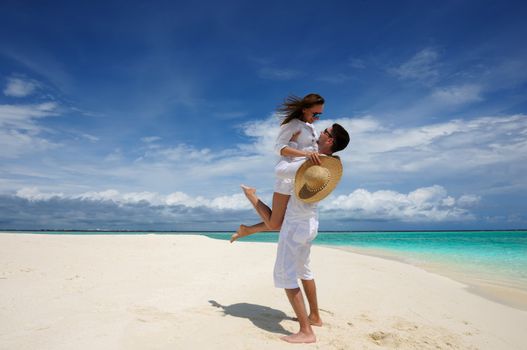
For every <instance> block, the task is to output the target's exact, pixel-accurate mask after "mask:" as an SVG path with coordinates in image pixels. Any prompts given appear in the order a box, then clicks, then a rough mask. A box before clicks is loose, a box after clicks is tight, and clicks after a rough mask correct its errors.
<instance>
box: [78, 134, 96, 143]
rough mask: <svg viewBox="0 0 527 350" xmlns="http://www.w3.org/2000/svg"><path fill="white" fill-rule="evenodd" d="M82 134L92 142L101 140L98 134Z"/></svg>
mask: <svg viewBox="0 0 527 350" xmlns="http://www.w3.org/2000/svg"><path fill="white" fill-rule="evenodd" d="M81 136H82V137H83V138H85V139H86V140H88V141H90V142H97V141H99V138H98V137H97V136H94V135H90V134H82V135H81Z"/></svg>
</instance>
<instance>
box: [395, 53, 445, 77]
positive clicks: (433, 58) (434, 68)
mask: <svg viewBox="0 0 527 350" xmlns="http://www.w3.org/2000/svg"><path fill="white" fill-rule="evenodd" d="M438 58H439V54H438V53H437V51H436V50H434V49H432V48H425V49H423V50H421V51H419V52H418V53H416V54H415V55H414V56H413V57H412V58H410V59H409V60H408V61H406V62H404V63H402V64H401V65H399V66H398V67H396V68H392V69H391V70H390V72H391V73H392V74H394V75H395V76H397V77H398V78H400V79H403V80H417V81H421V82H424V83H433V82H434V81H436V79H437V78H438V77H439V70H438Z"/></svg>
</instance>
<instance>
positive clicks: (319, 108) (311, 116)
mask: <svg viewBox="0 0 527 350" xmlns="http://www.w3.org/2000/svg"><path fill="white" fill-rule="evenodd" d="M323 112H324V105H314V106H313V107H309V108H304V121H305V122H306V123H309V124H313V122H315V121H317V120H318V119H319V117H318V115H320V114H322V113H323Z"/></svg>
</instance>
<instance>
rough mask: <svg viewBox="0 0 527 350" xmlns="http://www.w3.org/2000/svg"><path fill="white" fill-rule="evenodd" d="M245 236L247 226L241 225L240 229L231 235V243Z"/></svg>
mask: <svg viewBox="0 0 527 350" xmlns="http://www.w3.org/2000/svg"><path fill="white" fill-rule="evenodd" d="M245 236H247V226H245V225H240V227H239V228H238V231H236V233H235V234H233V235H232V236H231V243H232V242H234V241H235V240H237V239H238V238H242V237H245Z"/></svg>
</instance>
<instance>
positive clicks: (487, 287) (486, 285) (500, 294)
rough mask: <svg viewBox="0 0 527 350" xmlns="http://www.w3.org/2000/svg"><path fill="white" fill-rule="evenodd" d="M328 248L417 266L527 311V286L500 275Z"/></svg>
mask: <svg viewBox="0 0 527 350" xmlns="http://www.w3.org/2000/svg"><path fill="white" fill-rule="evenodd" d="M324 247H327V248H333V249H339V250H343V251H347V252H351V253H355V254H363V255H367V256H374V257H378V258H381V259H387V260H392V261H397V262H401V263H405V264H408V265H412V266H416V267H418V268H422V269H424V270H426V271H428V272H431V273H435V274H438V275H441V276H444V277H448V278H451V279H453V280H455V281H458V282H461V283H463V284H465V285H466V289H467V290H468V291H470V292H472V293H474V294H476V295H479V296H482V297H484V298H487V299H489V300H492V301H495V302H498V303H501V304H503V305H507V306H510V307H513V308H517V309H519V310H522V311H527V286H523V285H519V284H517V283H514V282H515V281H511V280H509V279H506V278H499V277H497V276H496V277H495V278H488V277H486V276H482V275H479V274H478V273H477V272H476V273H475V274H471V272H474V271H468V270H467V271H461V268H460V267H459V266H458V265H451V266H448V265H447V264H445V263H430V262H427V263H424V262H416V261H414V260H412V259H405V258H403V257H402V256H401V255H400V254H396V253H394V252H391V251H389V250H383V249H380V248H371V249H366V248H357V247H349V246H334V245H324Z"/></svg>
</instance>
